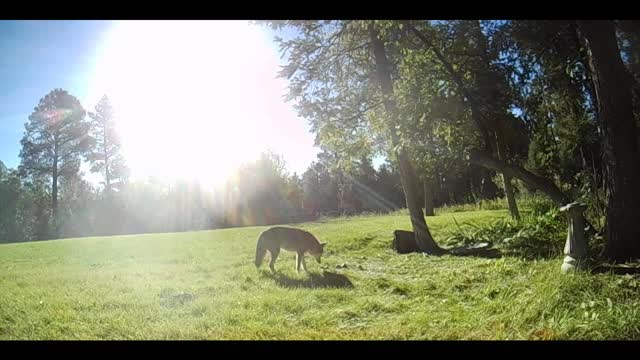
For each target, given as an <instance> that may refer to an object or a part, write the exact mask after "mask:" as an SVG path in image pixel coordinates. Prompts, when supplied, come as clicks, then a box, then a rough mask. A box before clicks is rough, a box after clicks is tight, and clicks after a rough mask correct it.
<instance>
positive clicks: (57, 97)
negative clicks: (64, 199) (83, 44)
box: [19, 89, 94, 222]
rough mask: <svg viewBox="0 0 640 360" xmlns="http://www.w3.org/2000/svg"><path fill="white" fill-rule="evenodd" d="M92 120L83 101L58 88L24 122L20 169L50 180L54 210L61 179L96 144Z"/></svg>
mask: <svg viewBox="0 0 640 360" xmlns="http://www.w3.org/2000/svg"><path fill="white" fill-rule="evenodd" d="M88 132H89V123H88V122H87V121H85V110H84V109H83V108H82V105H80V101H78V99H76V98H75V97H74V96H72V95H70V94H69V93H68V92H67V91H65V90H62V89H55V90H53V91H51V92H50V93H48V94H47V95H46V96H45V97H44V98H42V99H40V102H39V103H38V106H36V107H35V108H34V111H33V113H32V114H31V115H30V116H29V121H28V122H27V123H26V124H25V133H24V136H23V138H22V140H21V144H22V150H21V151H20V158H21V162H20V167H19V169H20V171H21V173H23V174H25V175H28V176H33V177H44V178H45V179H50V181H51V211H52V215H53V220H54V222H56V221H57V212H58V183H59V180H60V178H61V177H68V176H75V175H76V174H77V173H78V171H79V168H80V161H81V157H82V156H83V155H85V154H86V153H87V151H88V150H89V149H90V148H91V146H93V144H94V142H93V139H92V138H91V137H90V136H89V135H88Z"/></svg>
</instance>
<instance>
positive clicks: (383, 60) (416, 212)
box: [369, 22, 444, 255]
mask: <svg viewBox="0 0 640 360" xmlns="http://www.w3.org/2000/svg"><path fill="white" fill-rule="evenodd" d="M369 35H370V38H371V45H372V50H373V56H374V61H375V65H376V74H377V77H378V81H379V82H380V88H381V90H382V95H383V96H384V97H385V101H384V108H385V111H386V113H387V116H389V118H390V121H389V122H388V126H389V136H390V137H391V143H392V145H393V146H394V148H395V149H396V151H395V154H396V157H397V159H398V167H399V168H400V182H401V183H402V189H403V191H404V195H405V199H406V202H407V208H408V209H409V214H410V217H411V225H412V227H413V233H414V234H415V237H416V243H417V244H418V247H419V248H420V250H421V251H423V252H426V253H429V254H434V255H440V254H443V253H444V250H443V249H442V248H440V247H439V246H438V244H437V243H436V242H435V241H434V240H433V237H432V236H431V233H430V232H429V228H428V227H427V223H426V222H425V219H424V214H423V213H422V206H421V204H420V203H419V201H418V196H419V195H418V184H417V182H416V176H415V173H414V170H413V168H412V166H411V162H410V160H409V156H408V155H407V152H406V150H405V149H404V148H403V147H402V146H399V144H400V141H399V139H398V135H397V133H396V125H397V124H398V111H397V108H396V103H395V101H394V99H393V83H392V80H391V69H390V64H389V62H388V59H387V54H386V50H385V48H384V43H383V42H382V40H381V39H380V38H379V36H378V31H377V30H376V29H375V27H374V24H373V22H372V23H371V24H370V25H369Z"/></svg>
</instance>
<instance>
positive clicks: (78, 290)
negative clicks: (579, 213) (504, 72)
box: [0, 210, 640, 339]
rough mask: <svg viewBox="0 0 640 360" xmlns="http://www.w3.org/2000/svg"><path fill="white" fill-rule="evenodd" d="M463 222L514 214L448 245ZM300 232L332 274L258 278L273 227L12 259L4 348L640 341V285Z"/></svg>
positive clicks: (1, 309)
mask: <svg viewBox="0 0 640 360" xmlns="http://www.w3.org/2000/svg"><path fill="white" fill-rule="evenodd" d="M452 215H453V216H455V217H456V220H457V221H458V222H459V223H475V224H482V223H489V222H492V221H495V220H496V219H499V218H503V217H505V216H507V213H506V211H504V210H494V211H476V212H462V213H455V214H441V215H439V216H436V217H429V218H428V219H427V222H428V224H429V226H430V228H431V230H432V233H433V234H434V236H435V237H436V239H438V240H443V239H444V237H445V236H447V234H448V233H449V232H450V230H453V227H455V224H454V222H453V218H452ZM300 227H302V228H305V229H308V230H310V231H312V232H313V233H314V234H316V235H317V237H318V238H319V239H321V240H322V241H328V242H329V245H327V250H328V252H327V253H326V255H325V256H324V257H323V263H322V266H323V267H324V269H323V268H321V267H320V265H318V264H317V263H316V262H315V261H314V260H312V259H311V258H310V257H309V258H308V259H307V264H308V266H309V270H310V272H311V274H305V273H301V274H299V275H298V274H297V273H296V272H295V271H294V263H295V261H294V255H293V254H292V253H288V252H283V253H282V254H281V256H280V258H279V260H278V263H277V265H276V267H277V268H278V270H279V271H280V272H281V273H280V274H279V275H276V276H274V275H271V274H270V273H269V272H268V271H267V270H265V269H261V270H256V268H255V266H254V265H253V257H254V250H255V241H256V238H257V236H258V234H259V233H260V232H261V231H262V230H264V229H265V228H264V227H250V228H239V229H224V230H215V231H203V232H190V233H174V234H148V235H135V236H117V237H103V238H84V239H65V240H57V241H46V242H38V243H21V244H8V245H2V246H0V339H640V297H639V296H638V295H640V279H638V278H637V277H630V276H626V277H624V276H614V275H608V274H602V275H588V274H576V275H570V276H563V275H560V272H559V270H560V264H561V262H562V260H561V258H553V259H546V260H543V261H525V260H523V259H519V258H516V257H503V258H501V259H497V260H496V259H483V258H463V257H451V256H443V257H430V256H423V255H421V254H411V255H397V254H395V253H394V252H393V251H392V250H391V249H390V242H391V237H392V231H393V230H394V229H407V230H408V229H410V223H409V219H408V217H406V216H404V215H388V216H360V217H354V218H348V219H347V218H340V219H335V220H328V221H323V222H316V223H306V224H302V225H300ZM558 241H563V239H558ZM263 266H264V268H266V266H265V265H263ZM345 266H346V267H345ZM323 271H325V272H324V273H323Z"/></svg>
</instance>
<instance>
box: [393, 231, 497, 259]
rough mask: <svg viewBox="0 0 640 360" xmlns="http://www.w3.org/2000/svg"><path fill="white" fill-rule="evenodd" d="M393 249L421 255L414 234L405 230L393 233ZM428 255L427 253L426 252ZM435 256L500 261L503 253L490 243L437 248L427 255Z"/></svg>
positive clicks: (403, 252)
mask: <svg viewBox="0 0 640 360" xmlns="http://www.w3.org/2000/svg"><path fill="white" fill-rule="evenodd" d="M391 248H392V249H394V250H395V251H396V252H397V253H398V254H410V253H421V252H422V251H420V249H419V248H418V244H416V240H415V237H414V235H413V232H411V231H405V230H395V231H394V232H393V241H392V243H391ZM425 253H426V252H425ZM426 254H429V255H434V256H441V255H451V256H473V257H481V258H488V259H499V258H501V257H502V252H501V251H500V250H498V249H495V248H492V247H491V244H489V243H479V244H475V245H470V246H459V247H454V248H449V249H445V248H441V247H436V248H435V249H433V252H431V253H426Z"/></svg>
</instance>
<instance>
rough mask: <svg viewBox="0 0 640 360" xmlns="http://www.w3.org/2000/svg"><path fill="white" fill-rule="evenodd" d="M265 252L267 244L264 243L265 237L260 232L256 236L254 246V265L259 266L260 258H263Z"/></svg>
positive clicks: (260, 263)
mask: <svg viewBox="0 0 640 360" xmlns="http://www.w3.org/2000/svg"><path fill="white" fill-rule="evenodd" d="M266 254H267V246H266V244H265V239H264V237H263V234H260V237H259V238H258V245H257V246H256V260H255V264H256V267H260V265H262V260H263V259H264V256H265V255H266Z"/></svg>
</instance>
